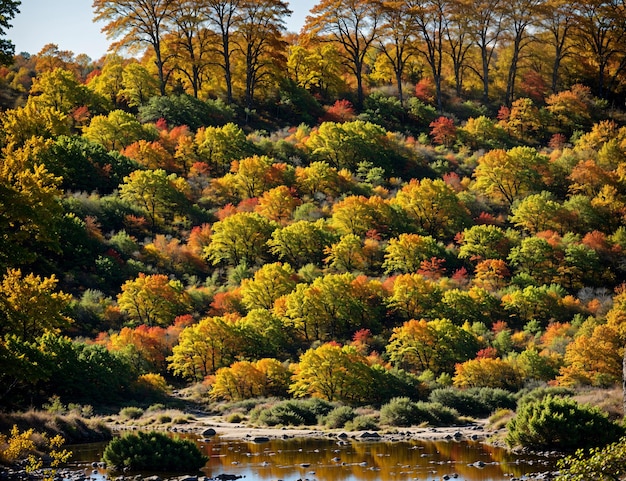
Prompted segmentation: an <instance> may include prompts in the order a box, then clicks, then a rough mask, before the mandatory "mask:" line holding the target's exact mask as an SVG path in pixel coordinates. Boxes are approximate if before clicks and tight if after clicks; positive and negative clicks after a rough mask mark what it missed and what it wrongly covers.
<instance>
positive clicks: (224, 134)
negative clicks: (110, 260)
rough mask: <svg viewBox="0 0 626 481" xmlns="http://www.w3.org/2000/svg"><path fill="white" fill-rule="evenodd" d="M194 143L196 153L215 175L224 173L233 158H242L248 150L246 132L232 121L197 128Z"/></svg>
mask: <svg viewBox="0 0 626 481" xmlns="http://www.w3.org/2000/svg"><path fill="white" fill-rule="evenodd" d="M196 144H197V146H198V154H199V155H200V156H201V158H202V159H203V160H205V161H206V162H207V163H208V164H209V165H210V166H211V167H212V168H213V169H215V174H216V175H220V174H224V173H226V172H227V171H228V170H229V169H230V163H231V162H232V161H233V160H238V159H242V158H244V157H245V156H246V153H247V152H248V151H249V150H250V146H249V144H248V140H247V139H246V134H245V133H244V132H243V130H242V129H240V128H239V127H237V125H235V124H233V123H228V124H226V125H224V126H222V127H207V128H205V129H200V130H198V132H197V133H196Z"/></svg>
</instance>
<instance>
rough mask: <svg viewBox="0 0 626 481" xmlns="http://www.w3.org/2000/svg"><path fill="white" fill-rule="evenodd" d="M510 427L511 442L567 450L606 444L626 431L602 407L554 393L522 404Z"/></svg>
mask: <svg viewBox="0 0 626 481" xmlns="http://www.w3.org/2000/svg"><path fill="white" fill-rule="evenodd" d="M507 430H508V435H507V438H506V442H507V444H508V445H509V446H522V447H530V446H533V447H535V446H536V447H538V448H540V449H544V448H546V449H548V448H549V449H560V450H565V451H572V450H574V449H578V448H591V447H596V446H602V445H606V444H607V443H610V442H615V441H617V439H619V438H620V437H621V436H623V435H624V428H623V427H622V426H620V425H618V424H616V423H614V422H612V421H610V420H609V417H608V415H607V413H605V412H603V411H602V410H601V409H600V408H598V407H591V406H590V405H589V404H583V405H579V404H578V403H577V402H576V401H575V400H574V399H568V398H561V397H555V396H551V395H548V396H546V397H544V398H543V399H540V400H538V401H529V402H526V403H524V404H522V405H521V406H520V407H519V409H518V410H517V415H516V416H515V418H514V419H512V420H511V421H509V423H508V424H507ZM613 479H615V478H613Z"/></svg>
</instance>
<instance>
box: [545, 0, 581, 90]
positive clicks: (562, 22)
mask: <svg viewBox="0 0 626 481" xmlns="http://www.w3.org/2000/svg"><path fill="white" fill-rule="evenodd" d="M572 7H573V5H572V4H571V3H570V2H567V1H564V0H549V1H548V2H546V3H545V4H544V5H542V6H540V7H539V8H540V15H541V17H540V22H541V25H542V27H543V28H544V30H545V31H546V32H548V33H549V37H550V39H551V43H552V46H553V47H554V63H553V64H552V93H553V94H556V93H557V92H558V90H559V77H560V75H559V72H560V69H561V63H562V62H563V60H564V59H565V58H566V57H568V56H571V55H572V47H573V45H572V43H571V42H570V39H571V37H572V34H573V31H574V28H575V25H576V22H575V18H576V17H575V8H572Z"/></svg>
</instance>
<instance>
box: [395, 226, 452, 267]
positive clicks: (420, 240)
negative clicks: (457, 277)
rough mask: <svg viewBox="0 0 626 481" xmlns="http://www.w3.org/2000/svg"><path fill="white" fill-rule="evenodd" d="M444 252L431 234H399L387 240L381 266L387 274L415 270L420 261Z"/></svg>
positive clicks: (438, 256) (436, 256) (441, 254)
mask: <svg viewBox="0 0 626 481" xmlns="http://www.w3.org/2000/svg"><path fill="white" fill-rule="evenodd" d="M444 254H445V248H444V246H443V245H442V244H440V243H438V242H437V241H436V240H435V239H433V238H432V237H431V236H421V235H419V234H400V236H399V237H397V238H394V239H390V240H389V244H388V245H387V248H386V249H385V262H384V263H383V268H384V269H385V272H386V273H388V274H389V273H392V272H400V273H403V274H407V273H410V272H417V270H418V269H419V268H420V264H421V263H422V261H426V260H430V259H432V258H440V257H443V255H444Z"/></svg>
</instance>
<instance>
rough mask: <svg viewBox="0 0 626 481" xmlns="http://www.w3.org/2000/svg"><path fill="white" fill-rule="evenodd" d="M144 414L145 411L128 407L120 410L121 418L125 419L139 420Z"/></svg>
mask: <svg viewBox="0 0 626 481" xmlns="http://www.w3.org/2000/svg"><path fill="white" fill-rule="evenodd" d="M143 412H144V411H143V409H141V408H138V407H135V406H128V407H125V408H122V409H121V410H120V416H121V417H123V418H124V419H139V418H140V417H141V416H143Z"/></svg>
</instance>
